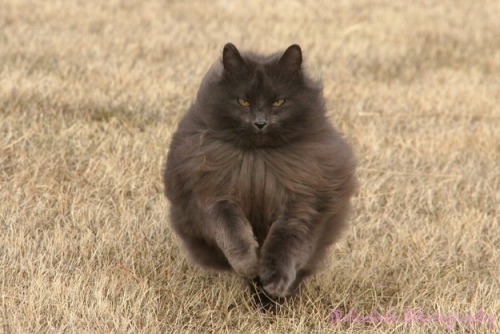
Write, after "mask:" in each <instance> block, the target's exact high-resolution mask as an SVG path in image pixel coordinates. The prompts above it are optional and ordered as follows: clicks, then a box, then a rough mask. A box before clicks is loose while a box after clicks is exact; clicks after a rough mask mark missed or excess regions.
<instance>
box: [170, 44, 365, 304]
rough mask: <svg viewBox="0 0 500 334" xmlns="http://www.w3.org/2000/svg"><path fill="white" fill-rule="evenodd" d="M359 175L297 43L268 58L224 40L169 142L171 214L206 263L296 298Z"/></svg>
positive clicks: (333, 235)
mask: <svg viewBox="0 0 500 334" xmlns="http://www.w3.org/2000/svg"><path fill="white" fill-rule="evenodd" d="M354 171H355V161H354V157H353V154H352V151H351V148H350V147H349V145H348V144H347V143H346V142H345V141H344V140H343V139H342V137H341V136H340V135H339V133H338V132H337V131H336V130H335V129H334V128H333V127H332V126H331V125H330V123H329V122H328V120H327V118H326V116H325V107H324V100H323V97H322V86H321V83H319V82H316V81H313V80H311V79H310V78H309V77H308V76H307V75H306V74H305V73H304V70H303V68H302V51H301V49H300V47H299V46H298V45H292V46H290V47H289V48H288V49H286V51H285V52H281V53H277V54H273V55H269V56H263V55H257V54H254V53H243V54H240V53H239V51H238V50H237V49H236V47H235V46H234V45H233V44H231V43H228V44H226V45H225V46H224V50H223V53H222V61H217V62H216V63H215V64H214V65H213V66H212V67H211V69H210V70H209V71H208V73H207V74H206V75H205V78H204V79H203V81H202V83H201V86H200V89H199V91H198V94H197V96H196V99H195V101H194V102H193V104H192V105H191V107H190V108H189V110H188V111H187V113H186V114H185V115H184V118H183V119H182V121H181V122H180V124H179V126H178V128H177V131H176V132H175V134H174V136H173V138H172V143H171V145H170V150H169V152H168V157H167V163H166V168H165V171H164V182H165V194H166V196H167V197H168V199H169V200H170V202H171V206H170V222H171V225H172V227H173V230H174V231H175V232H176V233H177V235H178V236H179V237H180V238H181V240H182V241H183V244H184V246H185V248H186V249H187V251H188V252H189V253H190V255H191V257H192V258H193V259H194V260H195V261H197V262H198V263H199V264H201V265H204V266H206V267H211V268H214V269H221V270H224V269H232V270H234V271H235V272H236V273H237V274H238V275H240V276H242V277H245V278H248V279H255V278H258V280H259V281H260V283H261V284H262V287H263V288H264V289H265V291H266V292H267V293H268V294H269V295H271V296H273V297H284V296H288V295H290V294H293V292H294V290H295V289H296V287H297V286H298V285H299V283H300V282H301V281H302V280H303V279H304V278H305V277H307V276H308V275H310V274H312V273H313V272H314V271H315V270H316V269H318V267H319V264H320V263H321V262H322V260H323V259H324V257H325V254H326V250H327V248H328V246H329V245H331V244H332V243H333V242H334V241H335V239H337V237H338V236H339V233H340V232H341V229H342V228H343V227H344V225H345V221H346V218H347V216H348V213H349V208H350V198H351V196H352V194H353V192H354V190H355V188H356V179H355V176H354Z"/></svg>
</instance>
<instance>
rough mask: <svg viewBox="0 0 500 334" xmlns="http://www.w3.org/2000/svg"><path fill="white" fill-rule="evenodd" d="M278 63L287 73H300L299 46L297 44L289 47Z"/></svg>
mask: <svg viewBox="0 0 500 334" xmlns="http://www.w3.org/2000/svg"><path fill="white" fill-rule="evenodd" d="M278 63H279V65H280V66H282V67H283V68H284V69H285V70H286V71H288V72H289V73H297V72H300V69H301V66H302V50H301V49H300V46H298V45H297V44H293V45H290V46H289V47H288V49H286V51H285V52H284V53H283V55H282V56H281V58H280V60H279V62H278Z"/></svg>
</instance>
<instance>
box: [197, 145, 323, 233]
mask: <svg viewBox="0 0 500 334" xmlns="http://www.w3.org/2000/svg"><path fill="white" fill-rule="evenodd" d="M197 159H198V161H199V163H198V164H197V166H198V167H197V168H196V171H195V175H196V176H195V177H194V178H193V187H194V188H195V193H197V194H198V195H200V196H201V197H202V200H203V201H215V200H218V199H231V200H234V201H236V202H237V203H238V204H239V205H240V207H241V208H242V209H243V211H244V212H245V215H246V216H247V218H248V219H249V221H250V222H251V224H252V225H253V226H254V228H256V229H259V228H262V229H263V230H265V229H266V228H268V227H269V226H270V224H272V222H273V221H274V220H276V219H278V218H279V217H281V216H282V215H283V214H284V213H285V211H286V208H287V205H288V203H289V202H290V201H293V200H294V199H295V198H296V197H297V196H298V195H300V194H301V193H304V192H308V191H309V190H311V188H312V187H313V186H314V185H313V184H311V183H312V181H311V180H312V179H313V178H311V175H310V170H311V167H312V166H315V162H314V161H311V159H308V157H307V156H304V153H303V152H300V150H294V149H293V147H291V148H282V149H279V148H273V149H270V148H269V149H265V148H259V149H246V150H244V149H241V148H237V147H234V146H232V145H230V144H227V143H221V142H217V141H214V142H210V143H208V144H206V145H203V146H202V147H201V149H200V150H199V152H198V154H197ZM312 169H313V170H314V169H316V168H312ZM262 233H265V232H264V231H262ZM257 234H260V233H257Z"/></svg>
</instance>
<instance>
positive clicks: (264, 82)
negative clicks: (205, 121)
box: [209, 44, 322, 147]
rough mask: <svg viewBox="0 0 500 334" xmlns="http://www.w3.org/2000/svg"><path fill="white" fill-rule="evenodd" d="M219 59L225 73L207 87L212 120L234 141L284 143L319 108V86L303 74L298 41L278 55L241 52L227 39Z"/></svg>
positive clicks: (296, 132)
mask: <svg viewBox="0 0 500 334" xmlns="http://www.w3.org/2000/svg"><path fill="white" fill-rule="evenodd" d="M222 65H223V73H222V75H221V76H220V77H219V80H218V82H217V83H216V84H215V86H216V87H211V90H212V91H211V93H212V94H211V95H210V98H209V99H210V104H211V106H212V108H210V111H209V112H210V113H211V115H210V119H211V122H210V123H211V125H212V127H213V128H214V129H215V130H216V131H217V132H218V134H219V135H220V136H221V137H223V136H225V137H227V139H229V140H231V141H234V142H235V143H236V144H238V145H242V146H249V147H251V146H275V145H280V144H283V143H286V142H288V141H290V140H291V139H293V138H295V137H297V136H300V134H301V133H303V131H308V129H307V128H308V125H309V123H310V119H311V117H312V115H314V114H315V109H320V110H322V105H321V103H322V102H321V101H322V99H321V97H320V95H321V94H320V90H319V89H318V87H317V86H315V85H311V82H310V80H307V78H304V76H303V73H302V70H301V66H302V52H301V49H300V47H299V46H298V45H292V46H290V47H289V48H288V49H287V50H286V51H285V52H284V53H283V54H282V55H273V56H269V57H262V56H257V55H252V54H248V55H244V56H243V57H242V56H241V55H240V53H239V52H238V50H237V49H236V47H235V46H234V45H232V44H227V45H226V46H225V47H224V51H223V55H222ZM318 103H319V104H318ZM320 110H317V112H316V113H318V112H320Z"/></svg>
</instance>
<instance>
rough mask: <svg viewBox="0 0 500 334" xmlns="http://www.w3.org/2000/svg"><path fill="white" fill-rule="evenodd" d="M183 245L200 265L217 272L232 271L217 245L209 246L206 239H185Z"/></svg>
mask: <svg viewBox="0 0 500 334" xmlns="http://www.w3.org/2000/svg"><path fill="white" fill-rule="evenodd" d="M183 243H184V246H185V248H186V249H187V250H188V252H189V255H190V256H191V258H192V259H193V260H194V261H196V262H197V263H198V264H200V265H202V266H204V267H208V268H212V269H215V270H231V265H230V264H229V262H228V261H227V259H226V257H225V256H224V253H223V252H222V251H221V250H220V248H219V247H217V246H216V245H209V244H208V243H207V242H206V241H205V240H204V239H201V238H193V237H184V238H183Z"/></svg>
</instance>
